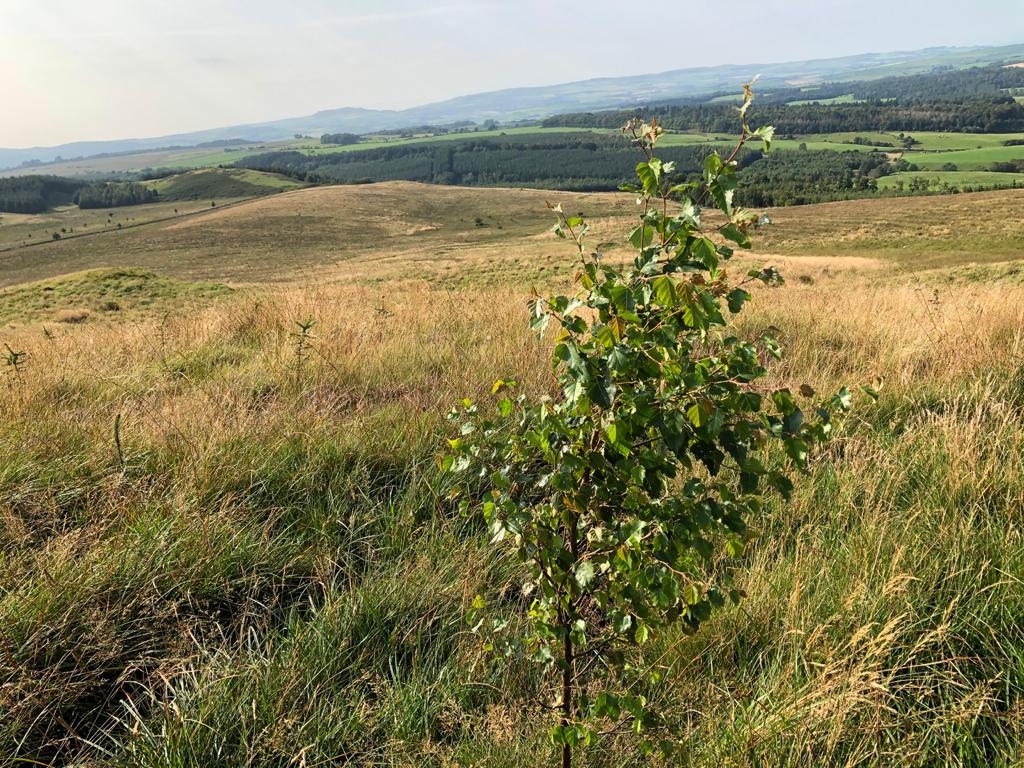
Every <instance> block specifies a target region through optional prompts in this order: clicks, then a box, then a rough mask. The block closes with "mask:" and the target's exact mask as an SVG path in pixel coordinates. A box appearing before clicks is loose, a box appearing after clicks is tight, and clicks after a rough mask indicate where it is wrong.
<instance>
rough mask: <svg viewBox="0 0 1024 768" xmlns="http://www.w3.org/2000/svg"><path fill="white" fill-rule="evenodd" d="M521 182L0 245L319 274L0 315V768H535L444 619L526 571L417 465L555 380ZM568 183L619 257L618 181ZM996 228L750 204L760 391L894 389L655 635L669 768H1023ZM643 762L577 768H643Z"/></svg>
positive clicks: (1007, 293)
mask: <svg viewBox="0 0 1024 768" xmlns="http://www.w3.org/2000/svg"><path fill="white" fill-rule="evenodd" d="M547 196H551V195H550V194H549V195H547ZM544 197H545V195H542V194H540V193H535V192H522V191H518V190H460V189H447V188H437V187H423V186H420V185H408V184H389V185H378V186H374V187H365V188H364V187H360V188H332V189H310V190H300V191H296V192H289V193H286V194H283V195H277V196H274V197H272V198H265V199H261V200H257V201H253V202H249V203H245V204H243V205H239V206H236V207H234V208H231V209H229V210H221V211H212V212H209V213H205V214H203V215H201V216H196V217H191V218H190V219H188V220H187V223H185V226H179V225H181V224H183V222H178V223H176V224H154V225H149V226H147V227H140V228H138V229H136V230H131V231H125V232H120V233H110V234H109V235H105V236H103V237H102V238H101V237H96V238H84V239H82V240H81V241H78V242H76V241H66V242H60V243H53V244H52V245H49V246H45V247H40V248H30V249H25V253H29V252H31V253H32V258H33V259H34V260H35V261H33V262H31V263H28V262H26V263H23V264H17V263H11V262H8V261H7V257H9V256H10V254H4V258H3V260H0V269H2V270H3V271H2V273H0V274H2V275H3V278H2V279H3V281H4V282H8V283H10V282H15V281H17V278H18V275H19V274H27V273H30V272H32V271H33V270H36V271H47V270H50V271H53V272H54V274H56V271H57V270H61V269H64V271H67V269H66V267H67V265H68V264H72V263H74V264H79V263H84V262H88V261H106V262H107V263H110V261H111V260H115V259H116V260H117V261H118V262H119V263H121V262H123V265H128V264H134V263H137V262H141V261H147V263H156V261H157V259H162V260H163V261H164V262H165V264H164V266H165V267H166V270H161V271H166V272H167V273H168V274H173V275H177V276H178V277H179V278H180V277H187V276H189V275H192V274H196V273H204V274H208V275H210V276H211V278H210V279H216V280H218V281H229V280H231V281H239V280H247V281H252V280H253V279H255V278H256V276H257V275H259V276H262V278H264V279H270V278H283V277H289V276H295V275H296V274H299V275H300V276H301V273H302V272H303V271H305V270H309V272H310V275H311V279H309V280H308V281H301V280H300V281H299V282H297V283H295V282H293V283H289V284H284V285H277V286H251V287H248V288H245V289H242V290H236V291H234V292H232V293H231V294H225V293H223V292H222V291H221V290H220V289H217V288H216V287H215V286H213V287H212V288H213V289H214V290H213V292H212V293H210V294H209V295H208V296H206V295H202V293H201V290H205V289H200V293H195V292H193V291H194V290H196V289H195V287H194V286H193V287H189V286H188V285H187V284H184V283H181V282H179V281H176V280H175V281H169V282H167V283H163V282H161V281H159V279H158V278H154V277H153V276H150V275H140V274H139V273H134V272H129V273H123V274H122V275H121V276H120V277H118V276H117V275H116V274H115V273H109V272H108V273H99V274H95V273H94V274H92V275H87V276H76V277H72V278H68V279H65V280H58V281H55V282H53V283H47V284H37V285H34V286H22V287H20V288H15V289H7V292H5V293H4V294H3V295H2V297H3V298H6V299H7V301H8V302H12V303H13V304H15V305H17V306H18V307H20V308H21V309H19V310H18V313H19V315H18V320H17V324H16V327H5V328H4V329H3V330H2V332H0V342H4V343H8V344H10V345H11V346H12V347H13V348H14V349H18V350H21V351H24V352H26V353H27V354H28V358H27V360H28V362H27V364H26V365H25V366H24V368H23V369H22V370H20V371H18V372H14V371H11V370H7V371H5V380H4V385H3V387H0V414H2V415H0V765H3V766H4V767H5V768H6V766H8V765H10V766H12V768H13V766H16V765H20V764H21V761H28V763H29V764H32V763H33V761H34V762H35V763H42V764H54V765H88V766H90V768H185V767H186V766H187V767H189V768H207V766H218V767H220V766H224V767H225V768H242V767H243V766H246V767H248V766H281V768H284V767H285V766H300V765H306V766H315V765H319V766H324V765H335V764H340V763H349V764H354V765H388V766H424V765H426V766H438V768H440V767H441V766H444V767H446V768H447V767H448V766H452V765H459V766H488V767H489V768H490V767H491V766H496V767H497V768H503V767H508V768H512V767H513V766H534V765H538V764H546V763H547V762H549V760H548V758H549V750H550V747H549V746H548V744H547V741H546V736H545V730H546V723H547V721H546V714H545V712H544V711H543V709H542V708H541V706H540V705H539V704H538V701H537V695H538V694H539V693H542V691H540V690H539V689H538V686H537V681H536V679H535V678H534V677H533V676H532V675H531V674H530V673H529V672H528V670H526V669H522V668H512V669H510V670H506V669H505V668H503V667H491V666H489V665H487V664H485V663H484V659H483V658H482V655H481V652H480V650H479V647H478V645H477V641H476V640H475V639H473V638H472V637H471V636H469V634H468V633H467V632H465V630H464V627H465V624H464V620H463V614H464V610H465V608H466V606H467V604H468V600H469V599H470V598H471V597H472V595H474V594H476V593H477V592H484V593H486V594H488V595H493V596H495V597H498V596H500V595H505V594H514V593H515V590H516V584H517V579H516V575H517V572H516V568H515V565H514V564H513V563H510V562H507V561H505V560H504V559H502V558H500V557H498V558H496V557H494V556H493V555H491V554H490V550H489V548H488V546H487V544H486V542H487V534H486V532H485V531H483V530H481V529H480V528H478V527H477V526H474V525H471V524H468V523H466V522H463V521H461V520H460V518H459V517H458V516H457V514H456V513H455V511H454V510H453V509H452V508H451V506H450V505H449V504H448V502H447V501H446V500H445V499H446V491H447V486H446V480H445V479H444V478H443V477H441V476H439V475H438V474H437V471H436V464H435V462H434V458H435V455H436V453H437V451H438V450H439V447H440V444H442V443H443V436H444V435H445V430H446V426H445V422H444V414H445V412H446V411H447V410H448V408H449V407H450V405H451V404H452V403H453V402H456V401H457V400H458V399H460V398H462V397H463V396H465V395H472V396H475V397H481V398H486V397H487V392H489V384H490V382H491V381H493V380H494V379H495V378H496V377H498V376H507V375H509V374H512V375H515V376H517V377H518V378H519V380H520V381H522V382H523V383H524V386H525V387H526V388H528V389H529V390H531V391H535V392H536V391H544V390H546V389H548V388H550V387H551V385H552V382H551V376H550V370H549V368H548V365H547V355H548V352H547V347H548V343H549V341H545V342H543V343H538V341H537V340H536V339H535V338H534V337H533V336H532V335H531V334H530V332H529V331H528V329H527V327H526V320H527V317H526V309H525V298H526V296H527V293H528V288H529V285H530V283H532V282H535V283H537V284H538V285H540V286H542V287H543V286H547V285H552V284H558V283H564V282H565V281H566V278H567V276H568V275H569V270H570V269H571V267H570V266H569V265H570V262H571V254H570V253H567V252H566V250H565V245H564V243H562V242H561V241H557V240H555V239H554V237H553V236H552V235H550V234H543V230H544V229H545V226H544V225H545V224H546V223H547V222H546V213H545V212H544V209H543V199H544ZM558 198H559V199H560V200H561V201H562V202H563V204H564V205H566V206H567V210H576V209H579V210H582V211H584V212H587V213H589V214H591V215H592V216H593V217H594V224H595V232H594V238H593V242H594V244H597V243H600V242H603V243H604V244H605V248H604V250H605V251H606V252H607V253H608V258H610V259H616V258H623V257H624V254H625V251H623V250H622V249H621V248H620V247H619V245H618V244H620V243H621V242H622V241H623V238H624V233H625V231H626V230H625V228H624V227H625V226H628V224H629V221H630V220H631V218H632V216H633V215H635V214H634V212H633V207H632V206H633V203H632V200H631V199H630V198H629V197H627V196H621V195H563V194H559V195H558ZM1022 213H1024V192H1013V191H1010V192H999V193H995V192H992V193H979V194H971V195H956V196H949V197H927V198H909V199H900V200H895V201H894V200H870V201H854V202H849V203H833V204H829V205H823V206H807V207H803V208H791V209H783V210H779V211H775V212H773V213H772V216H773V218H774V219H775V224H774V225H773V226H772V227H770V228H768V229H766V230H765V231H764V232H763V234H762V236H761V237H760V239H759V240H760V242H759V250H758V251H757V252H756V253H755V254H753V255H751V256H749V257H746V258H745V259H744V262H745V263H746V262H747V261H749V262H750V263H762V264H763V263H772V264H776V265H778V266H780V267H781V268H782V269H783V272H784V274H786V276H787V277H788V278H789V281H788V284H787V285H786V286H785V287H782V288H773V289H769V288H764V289H761V290H759V291H758V292H756V295H755V297H754V303H753V307H754V309H753V311H752V313H751V314H750V315H749V316H746V317H745V318H744V320H743V322H742V323H741V324H740V325H739V326H738V328H737V330H738V331H739V332H740V333H744V334H745V333H752V332H754V331H755V330H757V329H760V328H764V327H765V326H768V325H774V326H776V327H777V328H779V329H780V330H781V337H782V340H783V343H784V346H785V347H786V351H787V355H786V359H785V362H784V363H783V364H782V365H780V366H777V367H776V368H775V369H774V370H773V374H772V383H778V384H789V385H797V384H799V383H808V384H811V385H812V386H814V387H815V388H817V389H819V390H822V391H826V390H827V389H829V388H831V387H833V386H835V385H836V384H838V383H840V382H842V383H850V384H857V383H861V382H871V381H873V380H875V379H883V380H884V386H883V388H882V399H881V401H880V403H879V404H878V405H877V406H876V407H873V408H867V409H862V410H859V411H858V412H857V414H856V416H855V418H854V419H853V420H852V421H851V422H850V423H848V424H847V426H846V428H845V431H844V435H843V437H842V438H841V440H840V443H839V445H838V447H837V450H836V451H834V452H832V453H830V454H829V455H827V456H824V457H822V458H821V460H820V461H819V462H818V463H817V464H816V466H815V469H814V471H813V472H812V474H811V475H810V476H809V477H807V478H805V479H804V481H803V482H802V483H801V484H800V486H799V487H798V490H797V493H796V496H795V499H794V501H793V503H792V504H791V505H789V506H786V507H783V506H780V505H777V504H774V503H773V504H772V505H771V506H770V507H769V508H767V509H765V510H764V512H763V517H762V519H761V520H760V521H759V524H758V526H757V527H758V529H759V532H760V536H759V538H758V539H757V540H756V541H755V542H754V543H753V545H752V546H751V547H750V549H749V551H748V552H747V554H746V555H745V561H744V563H743V574H744V575H743V582H744V583H743V586H744V588H745V590H746V593H747V600H746V601H745V602H744V604H743V605H742V607H740V608H739V609H736V610H728V611H726V612H724V613H722V614H720V615H719V617H718V618H717V619H715V620H714V621H713V622H712V623H710V624H709V625H707V626H706V627H705V628H703V629H702V631H701V632H700V634H698V635H696V636H693V637H690V636H686V635H683V634H679V635H670V636H669V637H666V638H664V639H663V640H662V641H660V642H659V643H658V644H656V645H653V646H650V647H648V648H647V649H646V651H645V663H646V664H649V665H650V666H651V667H652V668H656V669H659V670H660V671H661V672H662V673H663V675H664V677H663V680H664V683H663V684H662V685H661V686H659V687H656V688H651V689H650V690H649V691H647V692H646V693H647V694H648V695H649V696H651V697H652V698H654V699H656V700H657V701H658V702H660V703H661V704H663V705H664V706H665V708H666V710H667V712H668V716H669V718H670V720H671V722H672V724H673V725H674V726H675V727H677V728H678V729H679V730H680V731H681V732H682V733H683V734H684V735H685V738H686V742H687V745H688V748H687V752H686V753H685V755H684V758H683V764H685V765H692V766H697V767H700V768H702V767H703V766H708V767H709V768H710V766H732V767H735V768H741V767H742V768H747V767H748V766H749V767H751V768H753V766H793V767H794V768H796V767H797V766H812V765H813V766H816V765H851V766H852V765H857V766H901V768H909V767H916V766H921V767H922V768H924V767H925V766H935V765H951V766H979V767H980V766H1000V767H1002V768H1010V766H1016V765H1019V764H1020V760H1021V759H1022V758H1024V698H1022V696H1024V536H1022V533H1021V526H1020V519H1021V511H1022V510H1024V480H1022V476H1024V473H1022V469H1024V427H1022V423H1024V422H1022V418H1021V415H1022V408H1024V373H1022V368H1021V363H1020V359H1021V355H1022V353H1024V302H1022V299H1024V287H1022V284H1021V282H1022V281H1021V271H1020V268H1019V264H1015V263H1014V260H1015V259H1016V258H1017V256H1018V255H1019V250H1020V246H1021V243H1022V242H1024V229H1022V228H1024V215H1022ZM386 214H389V215H386ZM478 216H479V217H480V218H482V220H483V221H484V223H485V226H482V227H481V226H477V225H476V222H475V219H476V217H478ZM499 226H501V229H498V227H499ZM430 227H433V229H430ZM103 238H107V239H103ZM87 248H91V249H93V250H92V251H91V252H90V251H87V250H86V249H87ZM233 248H237V250H233ZM147 252H152V254H153V255H151V256H148V257H147V256H146V254H147ZM260 261H262V265H261V264H260ZM73 268H77V267H73ZM218 269H219V270H221V272H220V273H219V276H216V274H217V270H218ZM105 280H109V281H112V282H116V283H118V284H123V285H128V284H132V282H133V281H135V282H136V283H138V284H140V285H142V286H143V287H142V288H140V289H139V292H141V293H147V292H148V293H152V294H154V295H155V294H160V293H161V292H162V293H163V298H162V299H160V301H161V302H162V303H161V304H160V310H159V311H158V312H157V311H154V312H151V313H149V315H148V319H146V318H147V314H146V312H145V309H144V308H140V309H139V310H138V312H137V313H136V314H135V315H134V316H132V317H131V318H129V317H128V315H127V314H125V315H124V316H123V317H122V316H119V315H118V313H113V315H114V316H113V317H112V318H108V319H107V320H105V321H104V322H97V321H94V320H93V319H90V320H89V321H87V322H84V323H80V324H56V325H53V326H47V329H48V333H46V334H44V333H43V332H42V331H41V329H40V328H39V325H38V315H37V314H33V313H35V312H38V311H40V308H39V307H37V306H34V305H33V304H32V302H33V301H34V300H35V297H37V296H38V295H40V294H41V292H42V290H41V289H42V287H45V285H52V286H54V287H55V290H58V289H59V290H60V291H62V292H63V294H65V295H67V296H69V297H70V296H72V295H73V293H74V291H76V290H78V291H85V292H84V293H81V292H80V293H79V294H77V295H74V298H73V299H71V300H72V301H74V302H87V301H93V300H94V297H96V296H98V294H96V293H95V286H96V285H97V284H102V283H103V281H105ZM78 282H83V283H85V284H86V285H90V286H92V287H87V288H74V286H76V285H77V284H78ZM81 297H85V298H81ZM196 300H199V301H202V302H206V303H207V306H205V307H198V306H197V305H196ZM3 306H5V307H6V306H7V303H6V302H5V303H3ZM173 306H178V307H181V308H182V310H181V311H177V312H174V313H168V312H167V308H169V307H173ZM186 308H187V309H186ZM50 309H51V308H50V307H45V308H41V310H42V311H43V312H44V313H45V312H48V311H50ZM307 318H312V319H314V320H316V325H315V326H314V335H315V338H314V339H313V342H312V344H313V348H312V351H311V352H310V354H309V356H308V357H307V358H306V359H305V362H304V363H303V365H302V367H301V368H300V367H299V363H298V361H297V358H296V350H295V343H294V342H295V339H294V336H292V335H291V334H292V332H293V331H294V330H295V321H296V320H299V319H307ZM115 423H116V424H117V429H116V432H115V426H114V425H115ZM508 605H509V610H510V611H511V612H512V613H513V614H514V612H515V610H516V609H517V606H518V605H519V603H518V602H517V601H515V600H510V601H508ZM630 746H631V737H630V736H629V735H622V736H619V737H617V738H611V739H606V740H605V741H604V742H603V743H602V744H601V745H600V746H599V747H595V748H594V749H592V750H591V751H590V753H589V754H588V755H587V764H588V765H590V766H594V767H601V768H603V767H604V766H632V765H634V764H635V763H634V762H633V761H632V759H631V758H630V757H629V754H630V752H629V748H630Z"/></svg>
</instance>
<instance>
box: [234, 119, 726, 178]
mask: <svg viewBox="0 0 1024 768" xmlns="http://www.w3.org/2000/svg"><path fill="white" fill-rule="evenodd" d="M710 152H711V148H709V147H705V146H692V147H673V148H670V149H667V150H666V152H665V155H666V158H667V159H668V160H672V161H674V162H675V163H676V164H677V167H678V169H679V171H680V172H682V173H686V172H690V173H695V172H697V171H699V170H700V168H701V167H702V164H703V162H704V158H705V157H706V156H707V155H708V154H709V153H710ZM236 165H237V166H239V167H243V168H249V169H251V170H257V171H267V172H270V173H280V174H284V175H287V176H291V177H293V178H296V179H299V180H301V181H306V182H309V183H313V184H359V183H370V182H379V181H396V180H404V181H419V182H425V183H429V184H449V185H464V186H531V187H542V188H559V189H575V190H583V191H602V190H616V189H618V188H619V185H620V184H622V183H623V182H624V181H625V180H626V179H628V178H630V176H631V174H632V173H633V171H634V168H635V166H636V155H635V153H634V152H633V151H632V150H631V149H630V147H629V146H628V145H627V144H626V143H625V142H623V141H622V139H621V138H620V137H618V136H602V135H596V134H593V133H580V134H558V135H557V136H544V135H533V136H530V135H529V134H527V135H523V136H508V137H500V138H486V139H467V140H465V141H452V142H444V143H443V144H442V143H437V142H420V143H415V144H405V145H399V146H392V147H380V148H376V149H369V150H362V151H360V150H356V151H353V152H346V153H339V154H333V155H306V154H303V153H301V152H296V151H286V152H272V153H267V154H262V155H255V156H252V157H247V158H244V159H243V160H240V161H239V162H238V163H236Z"/></svg>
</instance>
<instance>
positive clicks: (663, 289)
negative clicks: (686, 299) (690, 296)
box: [651, 275, 679, 307]
mask: <svg viewBox="0 0 1024 768" xmlns="http://www.w3.org/2000/svg"><path fill="white" fill-rule="evenodd" d="M651 287H653V288H654V295H655V296H656V297H657V299H658V302H659V303H660V304H662V305H663V306H666V307H674V306H676V305H677V304H679V297H678V296H677V295H676V282H675V280H673V279H672V278H671V277H669V276H668V275H658V276H657V277H656V278H654V280H652V281H651Z"/></svg>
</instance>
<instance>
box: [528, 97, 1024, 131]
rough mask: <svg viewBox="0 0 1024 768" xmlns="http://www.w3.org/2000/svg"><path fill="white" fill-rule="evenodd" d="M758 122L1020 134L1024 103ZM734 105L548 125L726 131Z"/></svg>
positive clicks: (772, 109)
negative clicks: (636, 121) (654, 124)
mask: <svg viewBox="0 0 1024 768" xmlns="http://www.w3.org/2000/svg"><path fill="white" fill-rule="evenodd" d="M756 110H757V111H756V115H757V119H758V120H762V121H764V122H767V123H771V124H773V125H774V126H775V129H776V130H777V131H778V132H779V133H780V134H808V133H838V132H841V131H842V132H845V131H890V132H892V131H946V132H964V133H1015V132H1018V131H1024V104H1018V103H1017V102H1016V101H1015V100H1014V99H1013V98H1012V97H1010V96H992V97H989V98H983V99H971V100H967V101H952V100H950V101H907V102H901V101H890V102H864V103H859V104H858V103H854V104H798V105H792V104H790V105H786V104H767V105H759V106H758V107H757V108H756ZM735 114H736V110H735V108H734V107H733V106H732V105H730V104H672V105H664V104H663V105H652V106H644V107H638V108H632V109H622V110H610V111H607V112H578V113H572V114H566V115H555V116H554V117H550V118H548V119H547V120H545V121H544V122H543V126H544V127H545V128H618V127H619V126H621V125H623V124H624V123H625V122H626V121H627V120H630V119H632V118H634V117H639V118H641V119H648V120H649V119H653V118H654V117H657V118H658V122H659V123H660V124H661V125H662V126H663V127H665V128H667V129H670V130H676V131H699V132H703V133H720V132H723V131H727V130H728V128H729V125H730V123H731V122H732V121H733V120H734V119H735Z"/></svg>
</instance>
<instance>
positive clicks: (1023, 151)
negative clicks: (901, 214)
mask: <svg viewBox="0 0 1024 768" xmlns="http://www.w3.org/2000/svg"><path fill="white" fill-rule="evenodd" d="M905 159H906V160H907V161H908V162H911V163H914V164H916V165H917V166H919V167H921V168H941V167H942V166H943V165H945V164H946V163H952V164H953V165H955V166H956V167H957V170H960V171H972V170H976V171H982V170H987V169H988V168H990V167H991V165H992V163H998V162H1005V161H1007V160H1024V145H1021V146H1015V147H984V148H982V149H962V150H957V151H952V152H913V153H909V154H907V155H906V156H905Z"/></svg>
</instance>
